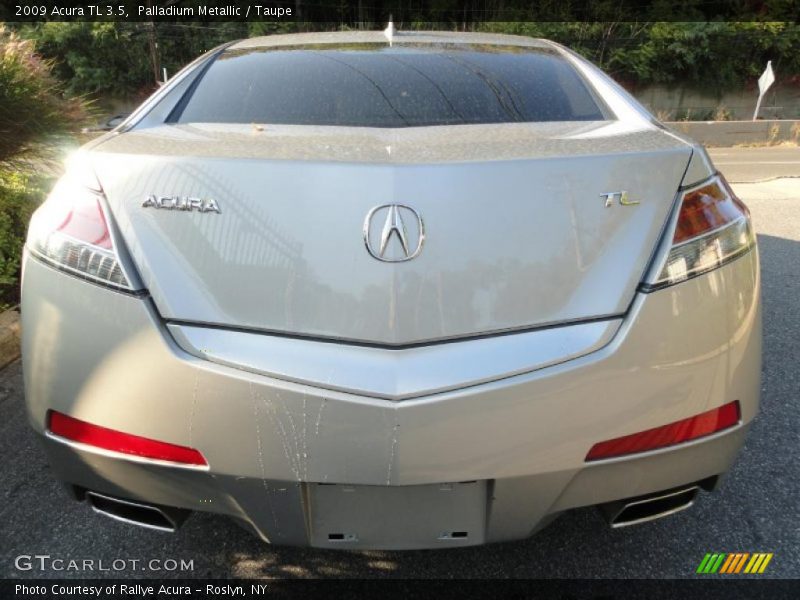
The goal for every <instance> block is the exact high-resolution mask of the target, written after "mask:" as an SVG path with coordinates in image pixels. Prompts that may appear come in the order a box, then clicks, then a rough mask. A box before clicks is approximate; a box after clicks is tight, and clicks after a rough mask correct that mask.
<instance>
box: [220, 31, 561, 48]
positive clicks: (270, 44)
mask: <svg viewBox="0 0 800 600" xmlns="http://www.w3.org/2000/svg"><path fill="white" fill-rule="evenodd" d="M342 43H378V44H380V43H383V44H386V45H387V46H388V45H390V44H394V45H402V44H408V43H413V44H430V45H437V44H448V43H449V44H476V43H477V44H485V45H491V46H518V47H531V48H547V47H549V48H555V47H556V46H554V45H553V44H552V42H550V41H549V40H545V39H541V38H533V37H527V36H523V35H509V34H503V33H482V32H460V31H395V32H394V34H393V35H392V40H391V42H390V40H389V38H388V37H387V36H386V35H385V33H384V32H383V31H318V32H308V33H283V34H275V35H266V36H258V37H252V38H245V39H242V40H239V41H237V42H235V43H233V44H231V46H230V47H229V48H230V49H231V50H239V49H245V48H276V47H282V46H296V45H301V44H321V45H323V44H342Z"/></svg>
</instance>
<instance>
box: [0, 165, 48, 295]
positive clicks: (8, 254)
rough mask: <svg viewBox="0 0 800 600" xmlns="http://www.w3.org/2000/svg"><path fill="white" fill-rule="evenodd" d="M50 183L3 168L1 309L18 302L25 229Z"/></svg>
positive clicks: (0, 178) (0, 195)
mask: <svg viewBox="0 0 800 600" xmlns="http://www.w3.org/2000/svg"><path fill="white" fill-rule="evenodd" d="M50 184H51V181H50V180H49V178H46V177H41V176H37V175H33V174H26V173H23V172H20V171H15V172H11V171H4V170H0V309H4V308H6V307H8V306H10V305H14V304H16V303H17V302H19V283H18V278H19V270H20V261H21V258H22V245H23V243H24V242H25V230H26V228H27V226H28V221H29V220H30V217H31V214H32V213H33V211H34V209H35V208H36V207H37V206H38V205H39V204H40V203H41V202H42V201H43V200H44V198H45V196H46V192H45V190H46V189H47V188H48V187H50Z"/></svg>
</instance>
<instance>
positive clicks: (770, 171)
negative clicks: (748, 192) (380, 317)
mask: <svg viewBox="0 0 800 600" xmlns="http://www.w3.org/2000/svg"><path fill="white" fill-rule="evenodd" d="M708 152H709V154H711V160H713V161H714V164H715V165H716V166H717V168H718V169H719V170H720V171H722V172H723V173H724V174H725V177H726V178H727V179H728V181H730V182H731V183H743V182H751V181H766V180H769V179H775V178H776V177H800V147H798V146H792V145H788V144H787V145H781V146H765V147H760V148H754V147H736V148H709V150H708Z"/></svg>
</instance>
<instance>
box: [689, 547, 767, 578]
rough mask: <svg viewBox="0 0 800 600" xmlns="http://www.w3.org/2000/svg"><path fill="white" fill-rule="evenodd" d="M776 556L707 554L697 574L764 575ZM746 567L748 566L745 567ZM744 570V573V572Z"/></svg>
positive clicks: (756, 553) (744, 553)
mask: <svg viewBox="0 0 800 600" xmlns="http://www.w3.org/2000/svg"><path fill="white" fill-rule="evenodd" d="M773 556H774V555H773V554H772V553H771V552H770V553H767V552H755V553H753V554H750V553H749V552H732V553H725V552H707V553H706V555H705V556H704V557H703V560H701V561H700V564H699V565H698V567H697V571H696V572H697V573H701V574H709V575H713V574H714V573H720V574H726V575H732V574H737V573H742V572H744V573H749V574H760V573H763V572H764V571H765V570H766V568H767V565H768V564H769V562H770V561H771V560H772V557H773ZM745 565H746V566H745ZM742 568H744V571H742Z"/></svg>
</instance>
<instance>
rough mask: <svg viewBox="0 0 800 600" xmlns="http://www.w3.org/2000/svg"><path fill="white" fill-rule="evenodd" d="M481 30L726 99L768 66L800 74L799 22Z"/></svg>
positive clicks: (643, 80)
mask: <svg viewBox="0 0 800 600" xmlns="http://www.w3.org/2000/svg"><path fill="white" fill-rule="evenodd" d="M480 29H482V30H488V31H494V32H498V33H514V34H518V35H527V36H532V37H543V38H547V39H551V40H553V41H556V42H559V43H561V44H564V45H565V46H568V47H569V48H572V49H573V50H575V51H576V52H578V53H580V54H582V55H583V56H585V57H586V58H588V59H589V60H591V61H592V62H594V63H595V64H597V65H599V66H600V67H601V68H603V69H604V70H606V71H608V72H609V73H611V75H613V76H614V77H615V78H617V79H618V80H621V81H623V82H626V83H629V84H632V85H646V84H653V83H667V84H669V83H679V84H682V85H687V86H690V87H696V88H705V89H711V90H714V91H717V92H721V91H723V90H726V89H731V88H734V87H736V86H741V85H742V84H744V83H747V82H748V81H752V80H753V79H755V78H757V77H758V76H759V75H760V74H761V73H762V71H763V70H764V66H765V65H766V64H767V61H768V60H772V65H773V68H774V69H775V70H776V72H778V73H780V74H781V76H782V79H783V80H784V81H785V80H790V79H792V78H796V77H797V76H798V75H799V74H800V52H798V51H797V49H798V48H800V26H798V25H797V24H795V23H792V22H760V21H748V22H733V21H725V22H723V21H720V22H713V21H712V22H702V21H700V22H688V23H681V22H666V21H660V22H659V21H656V22H647V23H637V22H631V21H607V22H602V23H589V22H563V23H549V22H543V23H529V22H518V23H486V24H484V25H482V26H481V27H480Z"/></svg>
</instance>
